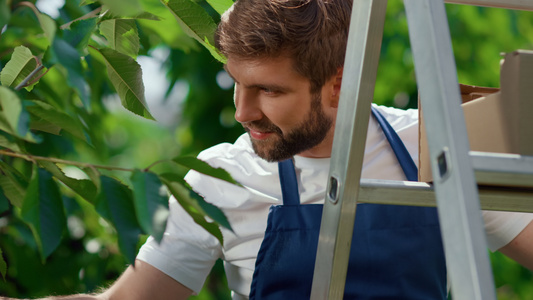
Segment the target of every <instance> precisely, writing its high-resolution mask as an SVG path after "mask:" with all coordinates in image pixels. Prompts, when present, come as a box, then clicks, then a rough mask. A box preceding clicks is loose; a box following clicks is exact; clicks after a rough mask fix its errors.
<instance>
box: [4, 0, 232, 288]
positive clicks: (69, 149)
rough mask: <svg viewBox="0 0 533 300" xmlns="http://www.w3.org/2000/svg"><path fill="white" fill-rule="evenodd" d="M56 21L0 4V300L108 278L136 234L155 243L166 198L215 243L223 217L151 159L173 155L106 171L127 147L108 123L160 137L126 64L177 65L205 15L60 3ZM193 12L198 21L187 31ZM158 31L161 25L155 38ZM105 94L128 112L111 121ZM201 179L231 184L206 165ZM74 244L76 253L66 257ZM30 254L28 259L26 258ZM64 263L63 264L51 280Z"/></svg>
mask: <svg viewBox="0 0 533 300" xmlns="http://www.w3.org/2000/svg"><path fill="white" fill-rule="evenodd" d="M226 3H227V2H226ZM37 4H38V3H37ZM182 5H183V6H187V7H191V9H192V10H191V15H187V12H183V11H181V10H180V7H181V6H182ZM228 5H231V3H229V4H228ZM218 7H219V8H221V7H222V3H219V5H218ZM226 8H227V7H226ZM59 12H60V13H59V15H58V16H57V17H54V18H52V17H50V16H49V15H47V14H44V13H42V12H41V11H40V10H39V9H38V8H37V7H36V3H35V2H29V1H6V0H2V1H0V18H1V23H0V27H1V28H2V31H1V33H0V82H1V86H0V173H1V175H0V236H1V238H0V274H1V276H2V277H3V278H7V279H8V280H7V281H5V282H0V291H1V292H0V295H4V293H5V295H11V296H19V297H26V296H43V295H46V294H49V293H51V292H52V291H53V293H72V292H75V291H78V292H82V291H84V290H90V289H93V288H95V287H97V286H99V285H101V284H102V281H104V280H105V279H106V278H108V277H109V276H113V274H110V273H109V270H108V271H106V269H107V268H108V267H107V266H111V267H112V268H113V269H112V270H115V271H114V274H115V275H114V276H116V275H118V274H119V273H120V272H122V269H123V266H124V262H127V263H133V260H134V259H135V256H136V253H137V250H138V247H139V245H140V243H142V242H143V240H144V238H145V237H146V235H147V234H150V235H153V236H154V237H155V238H156V239H157V240H158V241H160V240H161V239H162V237H163V232H164V229H165V227H166V222H167V218H168V214H169V209H168V197H169V195H170V194H173V195H174V197H176V198H177V199H178V200H179V201H180V203H184V204H186V205H187V207H188V209H187V211H189V212H190V213H191V215H192V216H193V218H194V219H195V220H196V221H197V222H198V223H199V224H201V225H202V226H205V227H206V229H207V230H208V231H209V232H212V233H213V234H214V235H215V236H216V237H217V238H218V239H220V240H221V241H222V235H221V234H220V230H219V228H218V226H219V225H222V226H227V227H228V228H230V226H229V223H228V221H227V219H226V217H225V216H224V214H223V213H222V212H221V211H220V210H219V209H218V208H217V207H215V206H212V205H210V204H208V203H206V202H205V201H204V200H203V199H202V198H201V197H200V196H198V195H197V194H196V193H194V192H192V191H191V190H190V187H189V186H188V185H187V184H186V183H185V182H184V181H183V179H182V177H183V174H184V172H185V171H186V170H187V169H188V166H187V165H186V164H185V166H181V167H180V166H178V165H177V164H175V163H172V161H171V160H170V159H167V161H168V163H166V164H165V163H161V162H162V161H159V160H161V158H165V157H174V158H175V157H176V152H179V147H175V146H174V147H173V148H172V149H173V151H172V152H167V153H166V154H165V155H164V156H163V157H161V156H160V155H161V154H162V152H163V151H162V149H159V151H154V149H150V150H148V151H144V153H143V156H144V158H145V159H150V160H142V161H139V160H138V159H134V160H133V161H130V162H129V163H126V164H124V163H119V166H113V165H112V164H109V163H110V162H111V163H112V162H113V161H115V157H116V156H117V155H118V154H119V153H120V152H123V151H128V150H127V149H128V148H133V149H135V148H136V147H135V145H134V144H131V143H130V142H129V141H124V142H122V146H119V147H118V148H117V145H116V138H117V136H116V135H114V134H115V132H117V129H116V128H117V127H114V126H110V124H120V123H121V124H122V125H123V126H125V127H127V131H126V132H127V134H132V135H133V134H136V133H137V132H143V130H141V129H140V128H138V126H141V125H140V124H141V123H142V127H144V128H147V129H148V128H152V129H150V130H151V134H154V133H155V132H160V133H159V134H157V135H155V136H154V137H155V138H158V137H160V136H161V134H163V132H164V131H165V130H166V129H164V128H162V126H161V125H157V124H156V123H153V122H154V120H155V117H154V115H153V114H152V113H151V111H150V108H149V103H148V101H147V99H146V97H145V93H146V92H145V83H144V81H143V72H142V68H141V65H140V64H139V63H138V62H137V60H136V59H137V58H138V57H139V55H142V56H146V55H149V54H150V52H151V51H155V49H157V48H161V47H163V48H168V47H172V51H177V52H176V53H178V52H180V53H181V54H180V55H182V56H183V55H185V54H184V51H190V50H191V49H194V48H196V46H194V42H192V43H191V42H190V41H191V40H193V39H196V40H198V41H199V42H201V43H202V44H203V45H205V46H210V45H211V44H212V33H213V30H214V28H215V21H213V17H211V15H209V14H208V13H207V12H206V10H205V9H204V8H203V7H202V6H200V5H198V4H197V3H196V2H193V1H190V0H187V1H182V0H181V1H180V0H171V1H164V2H156V1H151V0H136V1H130V0H128V1H114V0H113V1H107V0H100V1H83V2H81V3H80V2H79V1H67V2H66V3H65V4H64V6H63V7H62V8H61V9H60V11H59ZM199 12H200V13H201V14H202V18H203V20H205V21H206V23H202V22H200V23H198V22H195V21H196V14H197V13H199ZM211 13H213V16H215V17H217V16H218V15H217V14H216V13H215V12H213V11H211ZM162 20H164V21H162ZM158 22H165V23H166V24H167V27H168V28H164V29H163V30H160V29H161V28H159V27H160V26H161V24H156V25H154V24H155V23H158ZM190 23H192V24H190ZM180 25H181V26H183V29H180V27H179V26H180ZM169 28H170V29H169ZM187 34H190V35H191V37H189V36H187ZM174 40H175V41H174ZM181 41H189V42H181ZM196 49H200V48H196ZM210 50H211V51H212V53H213V54H216V51H215V50H214V48H213V47H212V46H210ZM203 55H204V56H205V54H203ZM207 55H209V54H207ZM218 68H219V69H220V68H221V66H220V65H218ZM219 89H220V88H219ZM113 95H117V97H118V98H119V99H120V103H121V106H122V108H124V109H125V110H127V111H129V112H131V113H132V114H126V113H125V112H118V113H117V112H116V108H113V106H110V104H109V102H110V101H111V100H108V99H110V98H112V97H114V96H113ZM134 115H137V116H139V117H134ZM140 117H142V118H140ZM143 118H144V119H143ZM106 120H107V121H106ZM109 122H111V123H109ZM116 122H120V123H116ZM128 123H129V125H127V124H128ZM128 126H129V127H128ZM113 128H115V129H113ZM154 128H158V129H156V131H154ZM123 131H124V129H123ZM113 136H114V137H113ZM145 137H146V135H142V136H141V137H139V139H140V138H145ZM133 142H135V143H137V144H141V143H142V141H141V140H134V141H133ZM170 142H172V143H175V141H172V140H171V141H170ZM153 144H157V143H156V142H153V143H152V145H153ZM167 144H169V143H168V142H167ZM114 145H115V146H114ZM178 158H179V156H178ZM195 160H196V159H195V158H190V159H187V161H189V162H194V161H195ZM163 161H165V160H163ZM154 162H155V163H154ZM102 163H104V164H102ZM140 163H142V164H144V165H145V166H146V165H148V164H149V165H150V166H149V167H148V168H139V167H138V166H137V164H140ZM196 165H198V162H196ZM152 169H153V170H158V171H157V172H153V171H152ZM201 171H202V172H204V173H206V174H208V175H211V174H212V175H213V176H223V177H224V179H225V180H229V181H233V180H232V179H231V177H230V176H229V175H228V174H227V173H223V172H222V173H221V170H219V169H213V168H211V167H209V165H207V164H204V165H202V167H201ZM124 174H130V176H127V175H124ZM220 174H223V175H220ZM169 178H171V179H169ZM176 178H179V180H177V179H176ZM233 182H234V181H233ZM180 197H183V198H184V199H180ZM206 217H209V218H210V221H209V222H208V221H207V220H206ZM213 221H214V222H213ZM117 245H118V248H117ZM80 247H81V249H85V251H82V252H80V253H79V254H76V253H77V252H74V249H76V248H80ZM17 248H19V249H17ZM118 253H121V256H117V254H118ZM36 254H39V255H38V256H37V257H39V259H38V260H33V259H28V258H27V257H31V256H33V257H35V255H36ZM110 254H113V255H112V256H109V255H110ZM66 257H68V260H67V261H65V260H64V258H66ZM111 257H112V259H111ZM97 259H99V260H101V261H102V262H98V263H95V261H96V260H97ZM110 259H111V260H110ZM59 260H63V262H62V263H60V262H59ZM89 262H92V264H93V265H94V266H95V267H92V266H89V265H88V263H89ZM65 263H67V264H68V265H69V267H66V268H63V271H62V272H60V273H57V272H58V270H59V269H58V268H57V267H59V266H60V265H64V264H65ZM104 266H106V267H104ZM113 266H114V267H113ZM26 270H28V272H26ZM29 270H33V271H32V272H34V273H35V272H38V273H40V276H45V277H46V274H48V275H52V274H62V275H58V276H59V277H58V279H59V278H61V279H60V280H57V281H58V283H59V284H60V285H58V284H54V283H53V282H51V281H50V280H43V281H44V283H42V284H36V281H38V280H37V279H36V278H35V277H34V276H33V275H31V274H30V272H29ZM77 273H79V274H77ZM50 277H54V276H53V275H52V276H50ZM14 278H17V280H13V279H14ZM108 279H111V278H108ZM30 284H31V286H30Z"/></svg>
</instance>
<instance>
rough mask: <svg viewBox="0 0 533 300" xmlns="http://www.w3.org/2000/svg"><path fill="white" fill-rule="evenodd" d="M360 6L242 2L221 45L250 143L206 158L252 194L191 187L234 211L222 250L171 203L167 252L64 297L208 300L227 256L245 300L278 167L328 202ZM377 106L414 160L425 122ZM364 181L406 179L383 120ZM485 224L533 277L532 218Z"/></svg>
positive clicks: (148, 254)
mask: <svg viewBox="0 0 533 300" xmlns="http://www.w3.org/2000/svg"><path fill="white" fill-rule="evenodd" d="M351 5H352V4H351V1H348V0H346V1H341V0H311V1H296V0H291V1H281V0H278V1H271V0H268V1H266V0H239V1H237V2H236V3H235V4H234V6H233V7H232V8H231V9H230V10H229V11H228V12H227V13H226V14H224V16H223V17H222V20H221V23H220V25H219V29H218V31H217V33H216V42H217V48H218V49H219V50H220V51H221V52H222V53H223V54H224V55H225V56H226V57H227V58H228V61H227V65H226V66H225V68H226V70H227V71H228V73H229V74H230V75H231V76H232V78H233V79H234V80H235V96H234V97H235V99H234V100H235V107H236V113H235V118H236V120H237V121H238V122H240V123H241V124H242V125H243V127H244V129H245V130H246V132H247V134H244V135H243V136H241V137H240V138H239V139H238V140H237V141H236V142H235V143H234V144H221V145H217V146H215V147H212V148H210V149H208V150H206V151H204V152H202V153H201V154H200V156H199V158H201V159H203V160H205V161H207V162H208V163H210V164H211V165H213V166H215V167H222V168H224V169H226V170H227V171H228V172H230V173H231V174H232V176H234V178H235V179H236V180H237V181H238V182H240V183H241V184H242V185H243V186H244V187H243V188H242V187H237V186H233V185H231V184H229V183H226V182H222V181H219V180H217V179H213V178H210V177H207V176H204V175H201V174H198V173H196V172H190V173H189V174H188V175H187V177H186V180H187V181H188V182H189V183H190V184H191V186H192V187H193V188H194V189H195V190H196V191H197V192H198V193H200V194H201V195H203V196H204V197H205V198H206V200H207V201H209V202H211V203H213V204H214V205H216V206H218V207H219V208H221V209H222V210H223V211H224V212H225V214H226V216H227V217H228V220H229V221H230V224H231V225H232V227H233V229H234V232H230V231H228V230H225V229H222V230H223V235H224V245H221V244H220V243H219V242H218V240H217V239H216V238H214V237H213V236H211V235H210V234H209V233H207V232H206V231H205V230H203V229H202V228H201V227H200V226H198V225H197V224H195V223H194V222H193V221H192V219H191V218H190V217H189V216H188V215H187V213H186V212H184V211H183V210H182V209H181V208H180V206H179V205H178V204H177V202H176V201H175V200H173V199H172V200H171V202H170V207H171V216H170V219H169V223H168V226H167V231H166V233H165V236H164V238H163V241H162V243H161V244H160V245H158V244H157V243H156V242H154V240H153V239H149V240H148V241H147V243H146V244H145V245H144V246H143V248H142V249H141V250H140V253H139V255H138V257H137V261H136V264H135V267H133V266H131V267H129V268H128V269H127V270H126V271H125V273H124V274H123V275H122V276H121V277H120V278H119V279H118V280H117V281H116V282H115V284H113V285H112V286H111V287H110V288H109V289H108V290H107V291H105V292H104V293H102V294H101V295H95V296H88V295H87V296H84V295H79V296H70V297H63V298H57V299H154V300H155V299H185V298H187V297H188V296H190V295H191V294H193V293H198V292H199V291H200V289H201V288H202V286H203V282H204V280H205V278H206V276H207V275H208V274H209V271H210V269H211V267H212V266H213V264H214V263H215V261H216V260H217V259H218V258H222V259H223V260H224V261H225V269H226V274H227V278H228V284H229V287H230V289H231V290H232V292H233V298H234V299H247V298H248V295H249V293H250V286H251V284H252V283H251V282H252V277H253V276H254V275H253V273H254V269H255V262H256V257H257V253H258V251H259V248H260V245H261V241H262V240H263V235H264V231H265V228H266V226H267V225H266V224H267V215H268V212H269V208H270V207H271V206H272V205H276V204H280V203H281V194H282V193H281V189H280V183H279V176H278V165H277V163H276V162H278V161H282V160H286V159H291V158H293V159H294V163H295V169H296V174H297V177H298V179H297V180H298V188H299V190H300V192H299V196H300V199H301V200H300V201H301V203H303V204H313V203H322V202H323V199H324V194H325V188H326V187H325V185H326V179H327V178H328V170H329V157H330V155H331V147H332V143H333V132H334V127H335V119H336V113H337V106H338V101H339V92H340V86H341V79H342V70H343V69H342V68H343V62H344V52H345V49H346V40H347V29H348V24H349V19H350V11H351ZM375 108H377V109H378V110H379V111H380V112H381V113H382V114H383V115H384V116H385V117H386V119H388V120H389V122H390V124H391V125H392V126H393V127H394V129H395V130H396V131H397V132H398V134H399V136H400V137H401V138H402V140H403V143H404V144H405V146H406V148H407V149H408V150H409V151H410V153H411V156H412V157H414V158H416V157H417V155H418V154H417V148H418V144H417V143H418V137H417V112H416V111H414V110H411V111H401V110H397V109H392V108H384V107H375ZM415 161H416V159H415ZM362 176H363V177H364V178H378V179H391V180H405V176H404V174H403V172H402V169H401V168H400V167H399V166H398V162H397V159H396V157H395V156H394V153H393V152H392V150H391V149H390V146H389V144H388V142H387V141H386V140H385V138H384V137H383V134H382V131H381V129H380V128H379V126H378V125H377V123H376V121H375V120H374V119H371V121H370V124H369V133H368V138H367V141H366V150H365V159H364V166H363V174H362ZM484 217H485V220H486V225H487V226H486V228H487V233H488V240H489V246H490V248H491V249H492V250H500V251H501V252H503V253H504V254H506V255H508V256H510V257H511V258H513V259H515V260H517V261H518V262H520V263H522V264H523V265H525V266H527V267H528V268H530V269H533V263H532V261H533V259H531V258H532V257H533V244H532V243H533V239H532V237H533V225H531V220H532V217H531V216H530V215H528V214H518V213H516V214H514V213H497V212H485V213H484ZM280 250H282V249H280ZM51 299H56V298H51Z"/></svg>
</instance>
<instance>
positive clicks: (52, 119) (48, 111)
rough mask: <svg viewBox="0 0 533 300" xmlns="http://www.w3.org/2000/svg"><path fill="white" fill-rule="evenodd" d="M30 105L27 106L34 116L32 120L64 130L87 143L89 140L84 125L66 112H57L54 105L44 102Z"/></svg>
mask: <svg viewBox="0 0 533 300" xmlns="http://www.w3.org/2000/svg"><path fill="white" fill-rule="evenodd" d="M28 103H29V104H30V105H27V106H26V110H27V111H28V112H29V113H30V114H31V115H32V117H33V118H32V120H44V121H45V122H46V123H50V124H53V125H55V126H56V127H58V128H59V129H60V130H64V131H66V132H68V133H70V134H72V135H73V136H75V137H77V138H79V139H80V140H82V141H85V142H87V138H86V136H85V133H84V131H83V125H82V124H81V122H80V121H79V120H76V119H74V118H72V117H71V116H69V115H67V114H66V113H64V112H61V111H59V110H57V109H56V108H55V107H53V106H52V105H50V104H48V103H45V102H42V101H28Z"/></svg>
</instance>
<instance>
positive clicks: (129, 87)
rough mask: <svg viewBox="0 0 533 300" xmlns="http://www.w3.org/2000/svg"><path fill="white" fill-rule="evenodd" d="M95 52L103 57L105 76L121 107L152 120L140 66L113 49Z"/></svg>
mask: <svg viewBox="0 0 533 300" xmlns="http://www.w3.org/2000/svg"><path fill="white" fill-rule="evenodd" d="M96 50H97V51H98V52H100V54H102V56H103V57H104V60H105V62H106V66H107V74H108V76H109V79H110V80H111V83H112V84H113V86H114V87H115V89H116V91H117V93H118V95H119V96H120V100H121V102H122V105H123V106H124V107H125V108H126V109H127V110H129V111H131V112H133V113H135V114H137V115H139V116H143V117H145V118H147V119H151V120H153V119H154V118H153V117H152V115H151V114H150V112H149V111H148V106H147V105H146V101H145V99H144V84H143V81H142V70H141V66H139V64H138V63H137V62H136V61H135V60H134V59H133V58H131V57H129V56H127V55H125V54H122V53H120V52H117V51H115V50H113V49H108V48H104V49H99V50H98V49H96Z"/></svg>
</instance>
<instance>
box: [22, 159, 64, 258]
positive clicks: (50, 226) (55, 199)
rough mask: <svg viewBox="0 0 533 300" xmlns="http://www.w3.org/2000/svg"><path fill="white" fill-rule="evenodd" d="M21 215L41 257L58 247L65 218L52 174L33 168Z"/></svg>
mask: <svg viewBox="0 0 533 300" xmlns="http://www.w3.org/2000/svg"><path fill="white" fill-rule="evenodd" d="M21 216H22V219H23V220H24V221H25V222H26V223H28V225H29V226H30V228H31V230H32V232H33V236H34V238H35V241H36V242H37V245H38V247H39V250H40V253H41V259H42V260H43V261H45V260H46V258H47V257H48V256H49V255H50V254H51V253H52V252H53V251H54V250H55V249H56V248H57V246H58V245H59V242H60V241H61V235H62V234H63V230H64V229H65V228H66V218H65V212H64V209H63V202H62V200H61V194H60V192H59V187H58V186H57V184H56V183H55V181H54V180H53V178H52V174H50V173H49V172H48V171H46V170H44V169H37V170H35V171H34V174H33V177H32V179H31V182H30V185H29V186H28V190H27V191H26V196H25V197H24V203H22V208H21Z"/></svg>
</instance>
